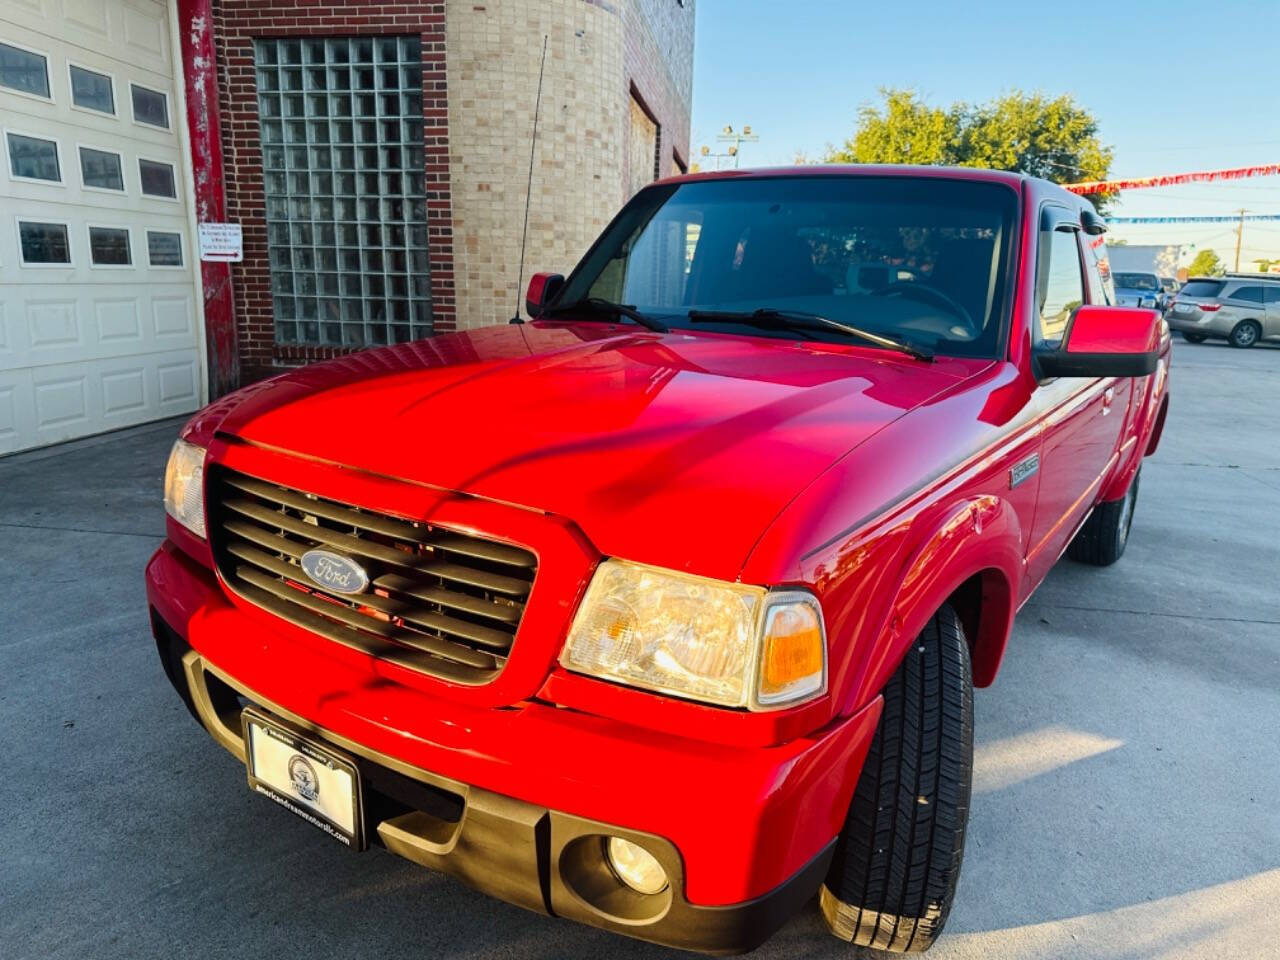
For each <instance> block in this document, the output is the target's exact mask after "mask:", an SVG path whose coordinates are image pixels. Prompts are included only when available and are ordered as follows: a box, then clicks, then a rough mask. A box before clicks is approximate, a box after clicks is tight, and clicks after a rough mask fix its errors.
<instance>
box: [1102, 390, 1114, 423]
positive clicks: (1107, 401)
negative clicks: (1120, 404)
mask: <svg viewBox="0 0 1280 960" xmlns="http://www.w3.org/2000/svg"><path fill="white" fill-rule="evenodd" d="M1115 398H1116V388H1115V387H1107V389H1106V390H1104V391H1102V415H1103V416H1104V417H1105V416H1106V415H1107V414H1108V413H1110V412H1111V404H1112V402H1113V401H1114V400H1115Z"/></svg>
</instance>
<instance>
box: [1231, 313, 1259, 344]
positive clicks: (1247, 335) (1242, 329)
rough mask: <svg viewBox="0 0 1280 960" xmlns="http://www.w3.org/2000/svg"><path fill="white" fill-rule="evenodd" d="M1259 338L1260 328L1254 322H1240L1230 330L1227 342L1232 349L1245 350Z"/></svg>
mask: <svg viewBox="0 0 1280 960" xmlns="http://www.w3.org/2000/svg"><path fill="white" fill-rule="evenodd" d="M1260 336H1262V328H1261V327H1260V326H1258V323H1257V321H1256V320H1241V321H1240V322H1239V323H1237V324H1236V325H1235V326H1234V327H1233V328H1232V330H1231V335H1230V336H1228V337H1227V342H1228V343H1230V344H1231V345H1232V346H1233V347H1238V348H1239V349H1241V350H1247V349H1248V348H1249V347H1252V346H1253V345H1254V344H1255V343H1257V342H1258V338H1259V337H1260Z"/></svg>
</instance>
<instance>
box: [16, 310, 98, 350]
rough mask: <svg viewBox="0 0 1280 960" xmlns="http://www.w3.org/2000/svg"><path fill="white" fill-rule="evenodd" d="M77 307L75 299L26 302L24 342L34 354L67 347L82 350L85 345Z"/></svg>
mask: <svg viewBox="0 0 1280 960" xmlns="http://www.w3.org/2000/svg"><path fill="white" fill-rule="evenodd" d="M77 308H78V304H77V303H76V301H75V299H67V300H64V299H59V300H28V301H27V342H28V343H29V344H30V345H31V352H32V354H33V355H34V354H37V353H42V352H48V351H51V350H55V349H57V348H66V347H70V348H72V349H73V350H74V351H75V352H76V353H81V352H83V350H84V348H85V347H86V346H87V344H86V343H85V340H84V333H83V331H82V330H81V328H80V317H79V316H78V310H77Z"/></svg>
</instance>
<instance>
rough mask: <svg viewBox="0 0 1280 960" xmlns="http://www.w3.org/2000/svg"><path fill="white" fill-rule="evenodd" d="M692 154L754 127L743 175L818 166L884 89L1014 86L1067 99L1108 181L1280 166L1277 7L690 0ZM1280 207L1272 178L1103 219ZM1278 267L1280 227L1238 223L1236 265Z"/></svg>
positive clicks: (1141, 235) (1217, 235)
mask: <svg viewBox="0 0 1280 960" xmlns="http://www.w3.org/2000/svg"><path fill="white" fill-rule="evenodd" d="M697 17H698V21H697V40H696V52H695V63H694V97H693V143H692V152H693V154H694V159H695V160H696V159H697V155H698V148H699V147H700V146H701V145H702V144H704V143H705V144H707V145H708V146H710V147H711V148H712V150H713V151H714V150H717V149H722V145H720V144H717V143H716V141H715V136H716V134H717V133H718V132H719V131H720V129H721V128H722V127H723V126H724V125H725V124H732V125H733V126H734V127H735V128H737V127H741V126H742V125H743V124H748V123H749V124H751V126H752V128H753V132H755V133H757V134H758V135H759V136H760V142H759V143H755V144H744V145H743V147H742V163H743V165H744V166H759V165H767V164H776V163H790V162H791V161H792V158H793V157H794V156H795V155H796V153H797V152H798V151H803V152H805V153H807V154H808V155H809V156H810V157H811V158H814V159H816V158H819V157H820V156H821V155H822V153H823V151H824V149H825V147H826V145H827V144H828V143H839V142H841V141H843V140H844V139H845V138H847V137H848V136H849V135H850V134H851V132H852V130H853V126H854V119H855V116H856V113H857V109H858V107H859V106H860V105H862V104H864V103H868V102H873V101H875V100H876V99H877V90H878V88H879V87H882V86H898V87H910V88H913V89H915V90H916V91H917V92H918V93H920V94H921V95H922V96H923V97H924V98H925V99H927V100H928V101H930V102H931V103H935V104H938V105H946V104H950V103H951V102H952V101H955V100H965V101H970V102H974V101H982V100H986V99H989V98H991V97H993V96H996V95H998V94H1000V93H1002V92H1005V91H1008V90H1010V89H1014V88H1021V89H1023V90H1028V91H1031V90H1039V91H1043V92H1044V93H1047V94H1050V95H1057V94H1059V93H1070V94H1072V95H1074V96H1075V97H1076V99H1077V100H1078V101H1079V102H1080V103H1081V104H1083V105H1084V106H1085V107H1087V108H1088V109H1089V110H1091V111H1092V112H1093V114H1094V115H1095V116H1096V117H1097V118H1098V122H1099V126H1100V133H1101V136H1102V139H1103V141H1104V142H1106V143H1108V144H1110V145H1112V146H1113V147H1114V148H1115V161H1114V163H1113V164H1112V175H1113V176H1147V175H1156V174H1162V173H1177V172H1182V171H1187V170H1198V169H1211V168H1220V167H1236V166H1246V165H1250V164H1261V163H1275V162H1280V100H1278V99H1277V97H1278V96H1280V2H1277V0H1254V2H1252V3H1245V2H1238V0H1215V2H1212V3H1205V2H1199V3H1187V2H1182V0H1167V2H1163V3H1153V2H1149V0H1140V2H1132V0H1130V2H1113V3H1108V4H1080V5H1071V4H1061V3H1054V4H1044V3H1038V2H1036V0H1022V2H1007V0H996V2H983V0H978V2H973V0H970V2H963V0H950V2H939V0H917V2H913V3H883V2H865V0H787V2H785V3H779V2H777V0H772V2H765V0H697ZM1240 207H1246V208H1248V209H1249V210H1250V211H1251V212H1254V213H1276V214H1280V177H1268V178H1254V179H1250V180H1242V181H1233V182H1228V183H1219V184H1193V185H1188V186H1185V187H1166V188H1157V189H1151V190H1143V191H1130V192H1129V193H1128V194H1126V195H1125V197H1124V199H1123V201H1122V202H1121V204H1120V205H1119V206H1118V207H1117V208H1116V209H1115V211H1114V212H1115V213H1117V214H1124V215H1130V216H1160V215H1178V216H1182V215H1212V214H1229V213H1232V212H1234V211H1236V210H1238V209H1239V208H1240ZM1113 232H1114V234H1115V235H1116V236H1118V237H1124V238H1125V239H1127V240H1128V241H1129V242H1130V243H1167V242H1168V243H1172V242H1185V243H1195V244H1197V245H1198V246H1200V247H1204V246H1209V247H1213V248H1214V249H1216V250H1218V252H1219V253H1220V254H1221V255H1222V256H1224V258H1228V265H1229V257H1230V256H1231V255H1233V254H1234V244H1235V235H1234V228H1233V227H1232V226H1231V225H1229V224H1214V225H1210V226H1204V227H1199V226H1195V227H1193V226H1185V225H1163V226H1159V227H1147V226H1141V227H1139V226H1127V227H1124V226H1117V227H1116V228H1114V230H1113ZM1256 256H1271V257H1277V258H1280V221H1277V222H1273V223H1261V224H1256V225H1255V224H1246V225H1245V235H1244V251H1243V253H1242V257H1241V266H1242V267H1245V266H1247V261H1248V260H1249V258H1250V257H1256Z"/></svg>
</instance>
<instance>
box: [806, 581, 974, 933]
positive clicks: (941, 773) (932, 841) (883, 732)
mask: <svg viewBox="0 0 1280 960" xmlns="http://www.w3.org/2000/svg"><path fill="white" fill-rule="evenodd" d="M972 784H973V677H972V671H971V668H970V665H969V646H968V644H967V643H966V642H965V637H964V628H963V627H961V625H960V619H959V617H957V616H956V614H955V611H954V610H952V609H951V607H949V606H944V607H943V608H942V609H941V610H939V611H938V612H937V613H936V614H935V615H934V617H933V619H932V620H931V621H930V622H929V624H928V626H926V627H925V628H924V630H923V631H922V632H921V634H920V636H919V637H917V638H916V642H915V643H913V644H912V645H911V647H910V649H909V650H908V651H907V655H906V657H905V658H904V659H903V661H902V665H901V666H900V667H898V670H897V672H896V673H895V674H894V675H893V678H892V679H891V680H890V681H889V683H888V684H887V685H886V686H885V689H884V712H883V713H882V714H881V716H880V726H879V728H878V729H877V730H876V735H875V739H874V740H873V741H872V743H871V749H870V751H869V752H868V754H867V760H866V763H865V764H864V765H863V768H862V775H861V777H860V778H859V780H858V786H857V789H856V790H855V792H854V795H853V803H852V804H851V805H850V807H849V816H848V819H847V820H846V822H845V826H844V831H843V832H842V833H841V834H840V839H839V841H838V842H837V844H836V852H835V857H834V859H833V860H832V862H831V870H830V872H829V873H828V875H827V880H826V883H825V884H823V887H822V893H821V898H820V902H821V906H822V915H823V917H825V918H826V921H827V926H828V928H830V930H831V932H832V933H833V934H835V935H836V936H837V937H840V938H841V939H842V940H848V941H851V942H852V943H855V944H857V945H858V946H864V947H876V948H878V949H881V950H892V951H894V952H895V953H919V952H920V951H922V950H927V949H929V947H930V946H931V945H932V944H933V942H934V941H935V940H936V939H937V938H938V936H939V934H941V933H942V927H943V925H944V924H945V923H946V922H947V915H948V914H949V913H950V912H951V901H952V898H953V897H954V896H955V892H956V882H957V881H958V880H959V879H960V862H961V860H962V859H963V857H964V832H965V826H966V824H967V823H968V822H969V792H970V788H971V786H972Z"/></svg>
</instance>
